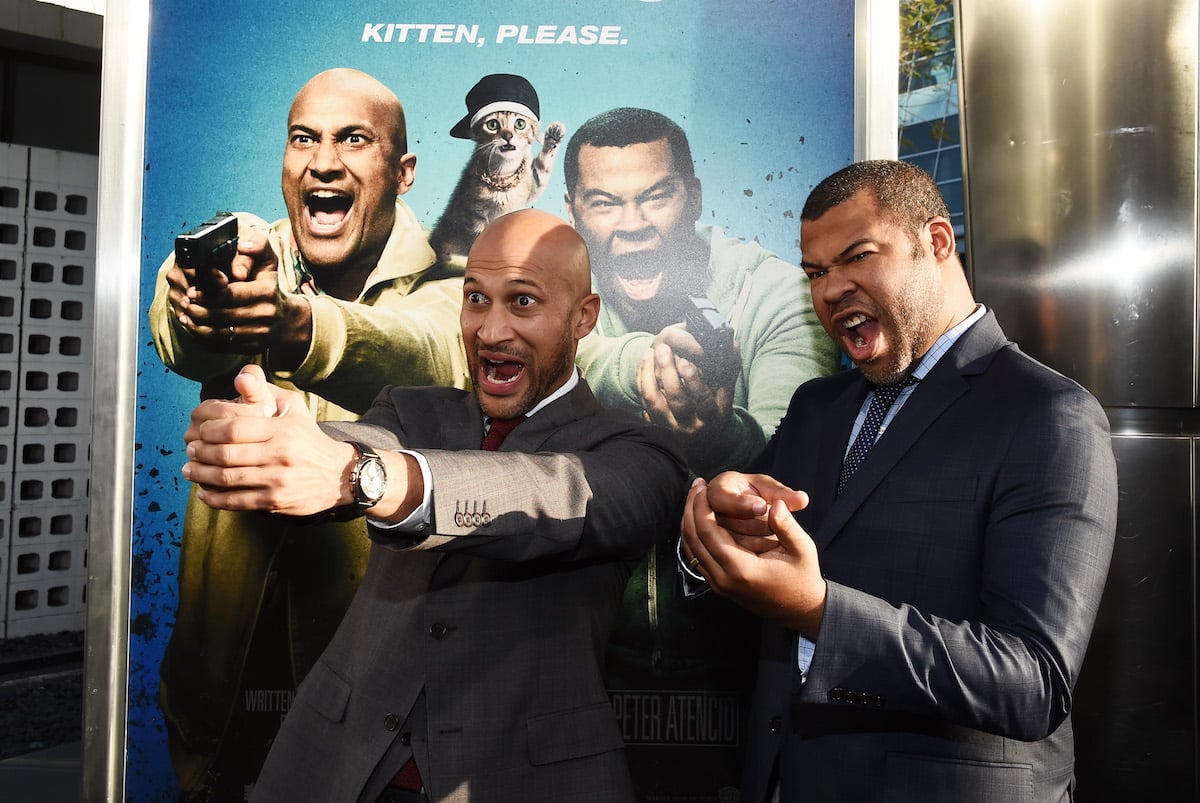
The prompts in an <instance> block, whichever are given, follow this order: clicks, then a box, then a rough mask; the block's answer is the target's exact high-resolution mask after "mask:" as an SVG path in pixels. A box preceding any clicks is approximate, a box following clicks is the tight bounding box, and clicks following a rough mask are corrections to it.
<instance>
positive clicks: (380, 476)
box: [350, 441, 387, 512]
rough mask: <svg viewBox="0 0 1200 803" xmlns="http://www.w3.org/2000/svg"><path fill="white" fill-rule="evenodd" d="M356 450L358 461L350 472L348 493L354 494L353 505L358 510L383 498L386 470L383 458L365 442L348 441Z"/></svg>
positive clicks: (371, 505)
mask: <svg viewBox="0 0 1200 803" xmlns="http://www.w3.org/2000/svg"><path fill="white" fill-rule="evenodd" d="M350 445H351V446H353V447H354V448H355V449H357V450H358V462H357V463H355V464H354V469H353V470H352V471H351V472H350V493H352V494H354V505H355V507H357V508H358V509H359V511H360V512H361V511H363V510H366V509H367V508H369V507H373V506H374V505H375V503H376V502H378V501H379V500H380V499H382V498H383V494H384V491H386V490H387V471H386V470H385V469H384V467H383V460H382V459H380V457H379V455H377V454H375V451H374V450H373V449H372V448H371V447H370V446H367V445H366V444H363V443H359V442H358V441H350Z"/></svg>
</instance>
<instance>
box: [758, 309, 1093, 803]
mask: <svg viewBox="0 0 1200 803" xmlns="http://www.w3.org/2000/svg"><path fill="white" fill-rule="evenodd" d="M867 391H868V386H867V384H866V382H865V381H864V380H863V379H862V377H861V376H860V375H859V373H858V372H857V371H853V372H847V373H845V374H841V375H837V376H833V377H827V378H822V379H816V380H813V381H811V382H809V383H807V384H805V385H802V386H801V387H800V388H799V389H798V390H797V392H796V394H795V396H794V397H793V399H792V403H791V407H790V408H789V410H788V413H787V416H786V417H785V418H784V419H783V422H782V423H781V424H780V427H779V430H778V432H777V433H776V435H775V437H774V438H773V439H772V441H771V442H770V443H769V444H768V446H767V449H766V451H765V452H764V453H763V455H762V456H761V457H760V458H759V460H758V461H757V465H756V466H754V467H753V470H755V471H762V472H765V473H768V474H771V475H772V476H774V477H776V478H778V479H779V480H780V481H782V482H784V483H786V484H788V485H789V486H791V487H794V488H802V489H805V490H807V491H808V492H809V493H810V494H811V496H812V500H811V503H810V505H809V506H808V507H807V508H806V509H804V510H802V511H800V512H799V513H797V514H796V518H797V519H798V520H799V522H800V523H801V524H802V525H803V526H804V528H805V530H806V531H807V532H808V533H809V534H811V535H812V536H813V538H814V540H815V541H816V544H817V548H818V550H819V552H820V556H821V567H822V570H823V571H824V574H825V576H826V578H827V580H828V587H829V592H828V598H827V602H826V607H825V614H824V619H823V621H822V624H821V631H820V634H819V637H818V638H817V640H816V651H815V654H814V656H813V661H812V666H811V667H810V673H809V676H808V678H807V680H806V681H805V682H803V683H801V680H800V674H799V672H798V670H797V669H796V639H795V635H794V634H792V633H788V632H786V631H784V630H783V629H782V628H779V627H777V626H772V625H768V626H767V627H766V628H765V631H764V642H763V647H762V661H761V663H760V670H759V683H758V689H757V697H756V702H755V707H754V713H753V715H752V719H751V724H750V729H751V732H750V746H749V756H748V764H747V768H746V776H747V779H746V783H745V785H744V789H743V792H744V796H743V800H746V801H753V802H754V803H758V801H761V800H763V799H764V795H765V793H766V782H767V779H768V777H769V775H770V773H771V768H772V765H773V763H774V761H775V759H776V757H778V758H779V773H780V774H779V778H780V783H781V793H782V796H781V799H782V800H784V801H791V800H800V799H803V800H805V801H831V802H836V803H847V801H902V800H913V801H940V800H945V801H968V800H969V801H975V802H978V801H1060V800H1068V799H1069V795H1070V789H1071V788H1072V787H1073V777H1074V775H1073V771H1074V750H1073V738H1072V733H1071V719H1070V713H1071V695H1072V690H1073V688H1074V686H1075V681H1076V679H1077V678H1078V675H1079V669H1080V665H1081V663H1082V662H1083V656H1084V652H1085V651H1086V649H1087V644H1088V639H1089V638H1090V636H1091V631H1092V624H1093V621H1094V619H1095V616H1096V609H1097V607H1098V605H1099V603H1100V596H1101V593H1102V591H1103V588H1104V581H1105V577H1106V574H1107V571H1108V564H1109V559H1110V557H1111V554H1112V548H1113V539H1114V533H1115V529H1116V501H1117V493H1116V468H1115V463H1114V460H1113V454H1112V448H1111V445H1110V441H1109V433H1108V424H1107V420H1106V418H1105V416H1104V413H1103V411H1102V410H1101V408H1100V406H1099V404H1098V403H1097V402H1096V401H1095V399H1093V398H1092V397H1091V396H1090V395H1089V394H1088V393H1087V392H1086V391H1084V390H1083V389H1082V388H1080V387H1079V386H1078V385H1076V384H1075V383H1074V382H1072V381H1070V380H1069V379H1067V378H1065V377H1063V376H1061V375H1059V374H1057V373H1055V372H1053V371H1051V370H1050V369H1048V368H1046V367H1044V366H1042V365H1040V364H1039V363H1037V362H1035V361H1033V360H1032V359H1030V358H1029V357H1027V356H1025V355H1024V354H1022V353H1021V352H1020V351H1019V350H1018V349H1017V348H1016V347H1015V346H1014V345H1013V344H1012V343H1009V342H1008V341H1007V340H1006V339H1005V338H1004V334H1003V332H1001V330H1000V327H999V326H998V325H997V323H996V321H995V318H994V317H993V316H992V315H991V314H990V313H989V314H988V315H987V316H986V317H985V318H983V319H982V320H980V321H979V322H978V323H977V324H976V325H974V326H973V327H972V328H971V329H969V330H968V331H967V332H966V333H965V334H964V335H963V336H962V337H961V338H960V339H959V341H958V342H957V343H956V344H955V346H954V347H953V349H952V350H951V351H950V352H949V353H947V354H946V355H945V356H944V357H943V358H942V359H941V361H940V362H939V363H938V364H937V365H936V366H935V367H934V368H933V370H932V371H930V373H929V375H928V376H927V377H926V378H925V379H923V380H922V381H921V382H920V384H919V385H917V387H916V388H915V389H914V391H913V394H912V396H911V397H910V398H909V399H908V401H907V402H906V404H905V406H904V407H903V408H902V409H901V411H900V413H899V414H898V415H897V416H896V419H895V420H894V422H893V423H892V424H891V425H890V426H889V428H888V430H887V432H886V433H885V434H884V435H883V436H882V437H881V438H880V440H879V442H878V443H877V444H876V445H875V447H874V448H873V449H872V451H871V452H870V453H869V454H868V456H867V458H866V461H865V462H864V463H863V465H862V466H861V467H860V468H859V470H858V472H857V473H856V474H855V475H854V477H852V478H851V480H850V483H849V484H848V485H847V487H846V489H845V490H844V491H843V492H842V494H841V495H840V496H835V486H836V483H837V476H838V471H839V468H840V465H841V461H842V454H843V451H844V450H845V448H846V444H847V442H848V440H849V436H850V431H851V428H852V426H853V423H854V418H855V415H856V414H857V412H858V410H859V409H860V407H861V404H862V402H863V399H864V398H865V396H866V394H867Z"/></svg>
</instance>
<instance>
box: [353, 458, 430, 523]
mask: <svg viewBox="0 0 1200 803" xmlns="http://www.w3.org/2000/svg"><path fill="white" fill-rule="evenodd" d="M396 451H397V452H398V453H399V454H406V455H409V456H410V457H412V458H413V459H414V460H416V461H417V466H418V468H420V469H421V482H422V484H423V485H424V487H425V496H424V497H423V498H422V499H421V504H420V505H418V506H417V508H416V510H414V511H413V512H412V513H409V514H408V516H406V517H405V518H404V520H403V521H398V522H391V521H381V520H380V519H373V518H370V517H368V518H367V521H368V523H370V525H371V526H372V527H374V528H376V529H377V530H383V531H385V532H390V533H404V534H406V535H425V534H426V531H427V530H428V529H429V524H430V520H431V519H432V518H433V475H432V474H431V473H430V471H429V461H428V460H426V459H425V456H424V455H422V454H420V453H419V452H414V451H411V450H409V449H397V450H396Z"/></svg>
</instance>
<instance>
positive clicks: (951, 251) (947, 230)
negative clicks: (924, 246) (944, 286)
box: [925, 217, 957, 262]
mask: <svg viewBox="0 0 1200 803" xmlns="http://www.w3.org/2000/svg"><path fill="white" fill-rule="evenodd" d="M925 227H926V228H927V229H928V230H929V239H930V242H931V244H932V246H933V256H934V258H935V259H937V260H938V261H939V262H941V261H943V260H945V259H948V258H950V257H953V256H955V255H956V254H957V251H956V250H955V247H954V246H955V242H954V226H953V225H952V224H951V223H950V221H949V220H947V219H946V218H944V217H933V218H930V219H929V222H927V223H926V224H925Z"/></svg>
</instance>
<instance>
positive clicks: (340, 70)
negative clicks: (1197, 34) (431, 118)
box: [288, 67, 408, 156]
mask: <svg viewBox="0 0 1200 803" xmlns="http://www.w3.org/2000/svg"><path fill="white" fill-rule="evenodd" d="M331 96H332V97H337V96H340V97H344V98H354V100H355V102H356V103H357V104H359V106H360V107H361V108H362V109H363V112H364V113H366V114H369V115H371V116H372V117H373V118H375V119H377V120H379V121H381V124H386V127H387V135H388V141H389V142H390V144H391V146H392V150H393V152H394V153H395V154H396V155H397V156H399V155H400V154H403V153H407V152H408V127H407V124H406V122H405V120H404V106H403V105H402V104H401V103H400V98H398V97H396V93H395V92H393V91H392V90H390V89H388V88H387V87H386V86H384V85H383V83H382V82H380V81H379V79H378V78H375V77H374V76H373V75H368V74H367V73H365V72H363V71H362V70H353V69H350V68H349V67H335V68H334V69H332V70H326V71H325V72H319V73H317V74H316V75H314V76H313V77H312V78H310V79H308V83H306V84H305V85H304V86H302V87H301V88H300V91H299V92H297V93H296V97H295V98H293V99H292V107H291V110H290V111H289V112H288V124H289V125H290V124H291V122H292V120H293V118H294V117H295V115H296V110H297V108H303V107H304V105H305V104H306V103H311V102H312V101H313V100H314V99H321V98H325V97H331Z"/></svg>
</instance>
